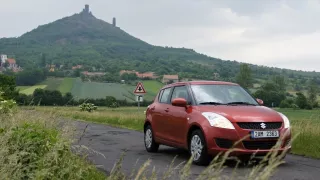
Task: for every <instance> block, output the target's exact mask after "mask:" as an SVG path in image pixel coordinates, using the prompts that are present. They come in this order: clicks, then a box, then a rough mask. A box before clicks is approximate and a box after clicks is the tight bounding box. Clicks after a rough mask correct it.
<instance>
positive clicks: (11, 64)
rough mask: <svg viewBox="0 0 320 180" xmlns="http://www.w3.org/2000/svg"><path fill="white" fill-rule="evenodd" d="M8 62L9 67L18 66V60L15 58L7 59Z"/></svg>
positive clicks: (14, 67)
mask: <svg viewBox="0 0 320 180" xmlns="http://www.w3.org/2000/svg"><path fill="white" fill-rule="evenodd" d="M7 63H8V65H9V66H8V69H16V68H18V65H17V63H16V60H15V59H9V58H8V59H7Z"/></svg>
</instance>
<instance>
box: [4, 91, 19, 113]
mask: <svg viewBox="0 0 320 180" xmlns="http://www.w3.org/2000/svg"><path fill="white" fill-rule="evenodd" d="M2 94H3V92H0V114H10V115H12V113H13V112H14V110H15V107H16V106H17V105H16V102H15V101H14V100H5V99H4V98H3V97H2Z"/></svg>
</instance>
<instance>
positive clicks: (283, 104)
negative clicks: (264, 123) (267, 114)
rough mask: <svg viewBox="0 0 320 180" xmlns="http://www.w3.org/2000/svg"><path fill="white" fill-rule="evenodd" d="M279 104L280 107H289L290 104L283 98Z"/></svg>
mask: <svg viewBox="0 0 320 180" xmlns="http://www.w3.org/2000/svg"><path fill="white" fill-rule="evenodd" d="M279 106H280V108H289V107H290V104H289V103H288V102H287V101H286V100H283V101H281V103H280V105H279Z"/></svg>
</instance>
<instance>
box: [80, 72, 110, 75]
mask: <svg viewBox="0 0 320 180" xmlns="http://www.w3.org/2000/svg"><path fill="white" fill-rule="evenodd" d="M82 74H83V75H86V76H104V75H106V73H105V72H88V71H84V72H82Z"/></svg>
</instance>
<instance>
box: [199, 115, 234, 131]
mask: <svg viewBox="0 0 320 180" xmlns="http://www.w3.org/2000/svg"><path fill="white" fill-rule="evenodd" d="M202 115H203V116H204V117H206V118H207V120H208V121H209V123H210V125H211V126H214V127H219V128H225V129H235V128H234V126H233V125H232V123H231V122H230V121H229V120H228V119H227V118H225V117H224V116H221V115H220V114H216V113H212V112H204V113H202Z"/></svg>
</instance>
